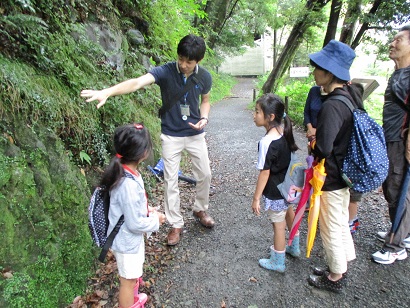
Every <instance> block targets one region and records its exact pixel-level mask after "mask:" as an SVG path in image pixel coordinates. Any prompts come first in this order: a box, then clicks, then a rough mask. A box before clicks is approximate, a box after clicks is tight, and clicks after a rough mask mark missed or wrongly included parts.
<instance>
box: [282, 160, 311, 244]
mask: <svg viewBox="0 0 410 308" xmlns="http://www.w3.org/2000/svg"><path fill="white" fill-rule="evenodd" d="M313 160H314V158H313V156H312V155H309V156H308V157H306V163H307V166H308V167H307V169H306V170H305V184H304V185H303V190H302V193H301V195H300V200H299V202H298V206H297V208H296V211H295V218H294V219H293V224H292V229H291V230H290V234H289V242H288V245H289V246H290V245H292V241H293V239H294V238H295V235H296V233H297V232H298V229H299V225H300V223H301V221H302V218H303V214H304V213H305V210H306V203H307V201H308V199H309V196H310V190H311V188H312V185H311V184H310V180H311V179H312V177H313V168H312V164H313Z"/></svg>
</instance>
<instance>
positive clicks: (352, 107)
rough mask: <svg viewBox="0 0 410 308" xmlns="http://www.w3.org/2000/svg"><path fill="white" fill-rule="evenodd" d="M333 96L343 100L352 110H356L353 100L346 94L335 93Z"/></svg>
mask: <svg viewBox="0 0 410 308" xmlns="http://www.w3.org/2000/svg"><path fill="white" fill-rule="evenodd" d="M331 98H333V99H337V100H339V101H341V102H343V103H344V104H345V105H346V106H347V107H349V109H350V111H351V112H353V110H355V109H356V108H355V107H354V106H353V104H352V102H351V101H350V99H348V98H347V97H346V96H343V95H335V96H332V97H331Z"/></svg>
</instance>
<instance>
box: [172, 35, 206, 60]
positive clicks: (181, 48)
mask: <svg viewBox="0 0 410 308" xmlns="http://www.w3.org/2000/svg"><path fill="white" fill-rule="evenodd" d="M205 51H206V45H205V41H204V39H203V38H202V37H200V36H196V35H193V34H188V35H187V36H184V37H183V38H182V39H181V40H180V41H179V44H178V48H177V53H178V56H181V57H186V58H188V59H189V60H195V61H196V62H199V61H201V60H202V59H203V58H204V56H205Z"/></svg>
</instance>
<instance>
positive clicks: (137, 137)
mask: <svg viewBox="0 0 410 308" xmlns="http://www.w3.org/2000/svg"><path fill="white" fill-rule="evenodd" d="M114 149H115V151H116V155H115V156H114V157H113V158H112V159H111V162H110V164H109V165H108V167H107V168H106V169H105V171H104V174H103V176H102V179H101V182H100V185H101V186H102V185H104V186H105V187H106V188H108V189H106V191H107V192H108V191H110V190H111V189H113V188H114V187H115V186H116V185H118V183H119V182H120V180H121V179H122V177H123V175H124V169H123V167H122V164H127V163H139V162H141V161H142V160H143V159H144V158H145V157H147V156H149V155H150V154H151V152H152V140H151V136H150V134H149V132H148V130H147V129H146V128H145V127H144V125H142V124H127V125H123V126H120V127H117V128H116V129H115V131H114Z"/></svg>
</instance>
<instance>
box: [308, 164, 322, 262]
mask: <svg viewBox="0 0 410 308" xmlns="http://www.w3.org/2000/svg"><path fill="white" fill-rule="evenodd" d="M325 178H326V173H325V159H324V158H323V159H322V160H321V161H320V162H319V163H318V164H317V165H316V166H314V167H313V177H312V179H311V180H310V184H312V188H313V193H312V196H311V197H310V209H309V216H308V234H307V243H306V258H309V257H310V252H311V250H312V248H313V243H314V242H315V237H316V230H317V220H318V218H319V211H320V196H321V195H322V187H323V184H324V183H325Z"/></svg>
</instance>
